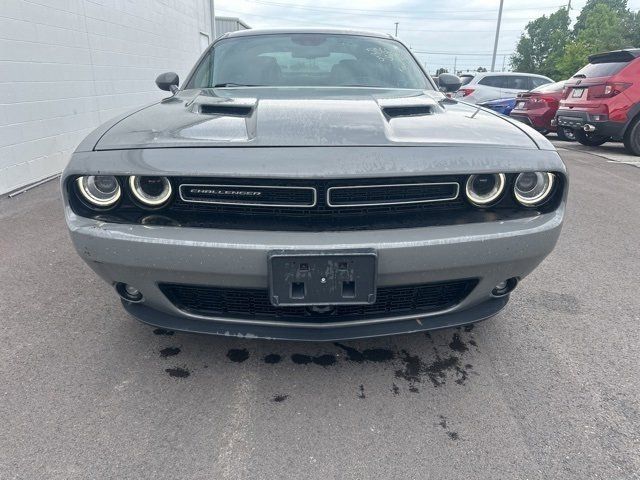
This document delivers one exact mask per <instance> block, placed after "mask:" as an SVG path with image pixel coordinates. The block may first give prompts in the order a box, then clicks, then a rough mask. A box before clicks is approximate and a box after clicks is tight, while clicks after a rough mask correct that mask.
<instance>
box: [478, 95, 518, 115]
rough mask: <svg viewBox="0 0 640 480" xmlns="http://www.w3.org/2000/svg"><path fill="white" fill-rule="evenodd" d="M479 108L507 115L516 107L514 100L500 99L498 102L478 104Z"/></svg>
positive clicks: (491, 101)
mask: <svg viewBox="0 0 640 480" xmlns="http://www.w3.org/2000/svg"><path fill="white" fill-rule="evenodd" d="M478 105H480V106H481V107H486V108H490V109H491V110H493V111H495V112H498V113H500V114H502V115H507V116H508V115H509V114H510V113H511V110H513V109H514V107H515V106H516V99H515V98H501V99H498V100H490V101H488V102H483V103H479V104H478Z"/></svg>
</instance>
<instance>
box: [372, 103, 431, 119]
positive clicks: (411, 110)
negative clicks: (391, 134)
mask: <svg viewBox="0 0 640 480" xmlns="http://www.w3.org/2000/svg"><path fill="white" fill-rule="evenodd" d="M382 111H383V112H384V114H385V115H386V116H387V117H389V118H396V117H416V116H420V115H431V114H433V113H434V112H433V108H432V107H431V105H407V106H398V107H384V108H383V109H382Z"/></svg>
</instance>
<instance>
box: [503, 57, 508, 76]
mask: <svg viewBox="0 0 640 480" xmlns="http://www.w3.org/2000/svg"><path fill="white" fill-rule="evenodd" d="M506 63H507V56H506V55H504V56H503V57H502V71H503V72H504V67H505V65H506Z"/></svg>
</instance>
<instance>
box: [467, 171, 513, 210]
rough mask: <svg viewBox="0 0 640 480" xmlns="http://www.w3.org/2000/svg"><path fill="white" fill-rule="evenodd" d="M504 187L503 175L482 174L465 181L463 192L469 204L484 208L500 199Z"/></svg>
mask: <svg viewBox="0 0 640 480" xmlns="http://www.w3.org/2000/svg"><path fill="white" fill-rule="evenodd" d="M504 186H505V176H504V173H484V174H479V175H471V176H470V177H469V178H468V179H467V185H466V188H465V192H466V194H467V198H468V199H469V201H470V202H471V203H473V204H475V205H479V206H485V205H489V204H491V203H493V202H495V201H496V200H497V199H498V198H500V195H502V192H503V191H504Z"/></svg>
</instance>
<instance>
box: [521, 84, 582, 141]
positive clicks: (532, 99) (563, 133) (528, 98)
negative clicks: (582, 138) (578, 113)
mask: <svg viewBox="0 0 640 480" xmlns="http://www.w3.org/2000/svg"><path fill="white" fill-rule="evenodd" d="M564 84H565V82H556V83H547V84H546V85H541V86H539V87H538V88H534V89H533V90H531V91H530V92H524V93H519V94H518V95H517V97H516V106H515V108H514V109H513V110H511V115H510V116H511V117H513V119H515V120H519V121H521V122H523V123H526V124H527V125H529V126H530V127H533V128H535V129H536V130H537V131H539V132H540V133H542V134H543V135H546V134H547V133H549V132H556V131H557V133H558V138H560V140H575V135H574V133H573V129H572V128H566V127H559V128H556V126H555V125H554V123H553V119H554V118H555V116H556V112H557V111H558V107H559V106H560V100H561V99H562V91H563V89H564Z"/></svg>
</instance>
